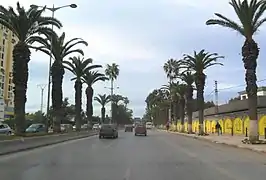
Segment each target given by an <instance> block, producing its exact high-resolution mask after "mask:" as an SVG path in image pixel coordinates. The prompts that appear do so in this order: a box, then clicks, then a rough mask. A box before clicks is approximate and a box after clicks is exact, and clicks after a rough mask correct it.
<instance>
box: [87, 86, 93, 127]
mask: <svg viewBox="0 0 266 180" xmlns="http://www.w3.org/2000/svg"><path fill="white" fill-rule="evenodd" d="M86 95H87V106H86V115H87V122H88V126H91V124H92V115H93V106H92V97H93V89H92V87H91V86H88V87H87V89H86Z"/></svg>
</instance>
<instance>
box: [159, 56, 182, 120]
mask: <svg viewBox="0 0 266 180" xmlns="http://www.w3.org/2000/svg"><path fill="white" fill-rule="evenodd" d="M179 66H180V61H177V60H174V59H169V60H168V61H167V62H166V63H164V66H163V69H164V71H165V73H166V76H167V78H168V79H169V85H170V87H169V88H170V89H169V90H170V91H171V89H172V88H171V85H172V84H173V81H174V79H175V78H176V77H177V76H178V74H179V69H180V67H179ZM170 94H171V92H170ZM171 97H173V96H171ZM173 101H174V100H173V99H172V100H170V114H171V116H170V118H171V119H169V120H171V121H172V120H173V119H175V120H176V118H175V117H174V116H175V115H174V114H176V112H174V111H176V107H174V106H176V104H175V103H172V102H173Z"/></svg>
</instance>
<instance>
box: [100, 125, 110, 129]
mask: <svg viewBox="0 0 266 180" xmlns="http://www.w3.org/2000/svg"><path fill="white" fill-rule="evenodd" d="M110 128H112V125H102V129H110Z"/></svg>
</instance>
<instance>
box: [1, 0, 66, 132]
mask: <svg viewBox="0 0 266 180" xmlns="http://www.w3.org/2000/svg"><path fill="white" fill-rule="evenodd" d="M16 9H17V13H16V12H15V11H14V9H13V8H12V7H9V8H8V9H6V8H5V7H3V6H0V24H2V25H4V26H5V27H6V28H7V29H9V30H10V31H12V33H14V35H15V36H16V37H17V38H18V42H17V44H16V45H15V46H14V49H13V83H14V85H15V86H14V113H15V123H16V134H17V135H22V134H24V132H25V103H26V100H27V97H26V92H27V83H28V76H29V72H28V71H29V70H28V63H29V61H30V55H31V52H30V48H34V47H33V46H32V44H33V43H34V42H39V41H40V40H41V39H42V38H41V36H40V35H42V34H43V35H48V34H50V35H51V34H54V31H53V30H52V29H50V28H49V27H48V26H49V25H54V26H56V27H57V28H61V27H62V24H61V23H60V22H59V21H58V20H56V19H55V18H52V17H44V16H42V15H43V12H44V11H45V8H43V9H41V10H38V9H36V8H29V9H28V10H25V9H24V7H21V6H20V4H19V3H17V7H16Z"/></svg>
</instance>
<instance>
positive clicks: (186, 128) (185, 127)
mask: <svg viewBox="0 0 266 180" xmlns="http://www.w3.org/2000/svg"><path fill="white" fill-rule="evenodd" d="M184 131H185V132H188V122H185V123H184Z"/></svg>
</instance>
